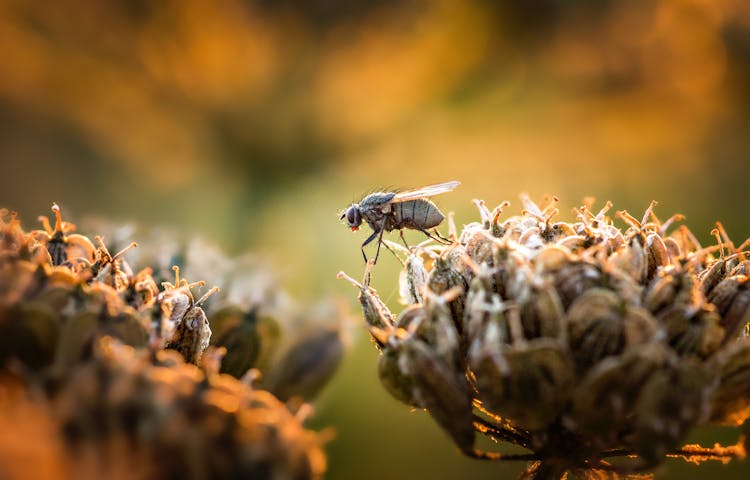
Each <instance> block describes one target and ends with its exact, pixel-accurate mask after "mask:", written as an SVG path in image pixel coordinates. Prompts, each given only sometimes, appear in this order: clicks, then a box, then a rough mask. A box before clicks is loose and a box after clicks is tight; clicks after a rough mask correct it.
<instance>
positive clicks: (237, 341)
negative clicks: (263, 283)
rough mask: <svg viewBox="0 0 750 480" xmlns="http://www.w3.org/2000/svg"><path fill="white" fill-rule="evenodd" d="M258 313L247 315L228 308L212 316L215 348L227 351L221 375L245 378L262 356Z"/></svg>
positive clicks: (250, 312) (252, 312)
mask: <svg viewBox="0 0 750 480" xmlns="http://www.w3.org/2000/svg"><path fill="white" fill-rule="evenodd" d="M257 324H258V315H257V311H256V310H250V311H249V312H244V311H242V309H240V308H238V307H234V306H228V307H224V308H222V309H221V310H219V311H217V312H215V313H214V314H212V315H211V318H210V320H209V325H210V327H211V332H212V334H211V342H210V343H211V345H215V346H217V347H224V348H226V354H225V355H224V358H223V359H222V361H221V367H220V372H221V373H228V374H229V375H232V376H233V377H235V378H240V377H242V376H243V375H244V374H245V373H246V372H247V371H248V370H249V369H250V368H252V367H253V366H254V365H255V362H256V361H257V359H258V356H259V355H260V349H261V345H260V343H261V341H260V335H259V334H258V328H257Z"/></svg>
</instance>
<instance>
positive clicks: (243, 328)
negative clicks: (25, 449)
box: [0, 205, 344, 478]
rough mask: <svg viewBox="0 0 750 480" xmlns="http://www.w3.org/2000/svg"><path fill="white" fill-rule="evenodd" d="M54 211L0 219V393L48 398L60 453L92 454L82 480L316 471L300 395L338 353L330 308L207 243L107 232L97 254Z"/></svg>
mask: <svg viewBox="0 0 750 480" xmlns="http://www.w3.org/2000/svg"><path fill="white" fill-rule="evenodd" d="M53 211H54V213H55V224H54V227H53V226H52V225H50V223H49V220H48V219H47V218H46V217H40V221H41V223H42V226H43V229H41V230H34V231H30V232H26V231H25V230H24V229H23V228H22V226H21V224H20V221H19V220H18V218H17V215H16V214H15V213H9V212H8V211H7V210H3V211H0V377H2V381H0V400H2V399H3V398H6V399H7V398H10V397H11V396H9V395H7V390H8V389H9V388H10V386H9V385H12V384H16V383H20V384H21V385H23V387H22V388H21V390H22V391H23V392H25V393H24V394H23V395H21V396H20V399H21V400H18V399H16V400H18V401H22V400H23V399H24V398H25V399H26V400H32V399H35V400H36V401H38V402H42V403H43V404H44V405H46V406H44V407H43V408H40V409H37V410H36V411H38V412H47V413H48V415H49V417H50V419H51V420H49V421H46V423H47V424H49V423H50V422H51V423H52V424H53V425H56V426H57V427H56V428H57V434H58V435H59V437H60V443H61V444H62V445H64V448H65V449H67V450H69V451H70V452H71V453H75V454H76V455H73V457H74V458H77V459H78V461H79V463H80V464H90V463H91V458H96V459H97V462H95V463H96V465H98V467H97V469H95V470H96V471H94V472H91V474H92V475H93V476H100V475H105V474H116V473H117V472H116V471H112V470H111V469H110V468H109V467H112V465H114V464H116V463H117V462H119V464H120V466H123V465H127V464H128V463H130V462H136V461H137V462H141V461H143V462H145V463H142V465H144V467H143V471H141V472H136V473H139V474H140V475H141V476H143V477H144V478H159V477H170V478H171V477H181V478H182V477H186V478H205V477H210V478H235V477H237V476H248V477H256V476H257V477H264V478H266V477H268V478H318V477H320V476H321V475H322V473H323V471H324V469H325V456H324V454H323V451H322V448H321V445H322V441H323V439H322V437H321V436H320V435H318V434H316V433H315V432H312V431H308V430H306V429H305V428H304V426H303V425H302V420H303V419H304V418H303V417H304V412H306V411H307V407H306V406H305V405H304V403H303V402H304V401H307V400H311V399H312V398H313V397H314V396H315V394H316V393H317V392H318V391H319V390H320V389H321V388H322V386H323V385H324V384H325V383H326V382H327V381H328V380H329V379H330V378H331V376H332V375H333V373H334V371H335V369H336V368H337V366H338V364H339V361H340V360H341V357H342V355H343V350H344V342H343V339H342V335H341V333H342V332H341V328H340V327H341V325H342V323H341V321H340V319H341V318H342V315H341V312H340V311H338V310H337V309H336V307H335V305H333V304H331V303H330V302H328V303H323V304H321V305H319V306H317V307H313V308H301V307H298V306H296V305H295V304H294V302H292V301H291V300H290V299H289V297H288V296H287V295H286V294H285V293H284V292H283V291H282V290H281V289H279V288H278V285H276V284H275V283H274V282H273V281H271V280H270V279H269V274H268V273H267V268H265V266H262V265H257V264H250V263H248V262H246V261H243V259H229V258H226V257H224V256H223V255H222V254H221V253H220V252H219V251H218V250H216V249H211V248H209V247H208V246H207V245H206V244H205V242H201V241H194V240H191V241H187V242H164V243H161V242H159V243H156V245H155V246H149V245H146V246H145V248H144V247H139V248H138V249H135V248H134V247H136V246H137V245H136V244H135V243H134V242H128V241H123V238H119V237H122V236H125V235H124V234H122V233H123V232H120V233H121V235H119V236H118V234H117V233H116V232H114V230H113V235H112V237H113V240H112V241H111V242H110V244H109V247H108V246H106V245H105V241H104V238H103V237H101V236H96V237H94V241H93V242H92V241H91V240H90V239H89V238H88V237H86V236H84V235H80V234H77V233H74V231H75V226H74V225H73V224H70V223H68V222H64V221H63V220H62V216H61V213H60V209H59V207H58V206H57V205H54V206H53ZM104 230H107V229H106V228H104ZM126 233H127V232H126ZM165 246H168V247H169V250H168V251H167V250H165V248H164V247H165ZM110 249H111V250H110ZM139 249H140V250H141V251H142V253H141V254H140V255H132V256H133V258H134V259H135V260H134V263H133V264H135V263H136V262H137V263H142V264H143V263H144V262H149V261H153V263H152V264H151V266H142V268H141V269H140V270H137V271H134V270H133V269H132V268H131V266H130V265H131V263H129V262H127V261H125V259H124V256H125V253H126V252H130V253H129V254H128V255H129V256H130V254H131V253H134V252H136V251H138V250H139ZM117 250H119V251H117ZM111 251H117V253H115V254H112V253H111ZM205 257H211V260H210V261H207V260H206V259H205ZM176 263H179V264H181V265H182V266H183V268H182V270H181V269H180V267H178V266H177V265H174V266H172V265H170V264H176ZM168 265H169V266H171V267H172V268H171V269H170V268H169V267H168ZM201 269H205V274H206V275H207V276H209V277H210V278H211V279H212V280H214V281H216V282H217V283H219V282H221V284H222V285H223V286H224V288H223V290H222V291H219V288H218V287H213V288H211V289H208V290H207V291H206V292H205V293H203V294H202V295H200V296H199V297H198V296H197V295H194V294H195V292H196V290H197V289H198V288H200V287H203V286H204V285H205V282H202V281H200V282H192V283H191V282H188V281H187V280H186V279H184V278H182V276H181V272H185V271H188V272H191V274H195V275H198V274H199V273H200V270H201ZM168 275H169V276H168ZM209 299H210V302H208V300H209ZM8 379H11V380H10V381H7V380H8ZM13 398H15V397H13ZM287 400H293V401H291V402H288V403H287V404H284V403H282V402H285V401H287ZM14 402H15V403H18V402H17V401H14ZM14 402H11V403H14ZM6 407H7V408H8V409H14V408H21V407H18V406H14V405H4V406H3V408H6ZM21 409H22V410H23V408H21ZM32 410H33V409H32ZM36 423H40V422H32V424H36ZM41 423H43V424H44V423H45V421H42V422H41ZM19 441H23V440H20V439H19ZM0 446H2V445H0ZM6 446H7V445H6ZM8 456H9V454H8V451H5V452H3V458H6V457H8ZM115 456H118V457H120V458H119V459H118V460H117V461H114V460H113V458H114V457H115ZM10 457H11V458H10V460H11V461H14V460H15V461H19V460H20V459H13V458H12V455H10ZM123 458H126V459H127V458H129V459H130V460H123ZM112 462H114V463H112ZM90 466H91V465H89V467H90ZM71 468H73V467H71ZM113 468H114V467H113ZM73 469H75V468H73ZM3 471H4V472H5V474H9V472H10V470H3V469H2V468H0V476H3V474H2V472H3ZM79 473H80V472H79ZM63 476H64V475H63Z"/></svg>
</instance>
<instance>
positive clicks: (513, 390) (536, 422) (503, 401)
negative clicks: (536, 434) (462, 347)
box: [472, 339, 574, 430]
mask: <svg viewBox="0 0 750 480" xmlns="http://www.w3.org/2000/svg"><path fill="white" fill-rule="evenodd" d="M472 371H473V372H474V374H475V376H476V387H477V390H478V391H479V398H480V399H481V400H482V403H483V404H484V405H486V407H487V408H489V409H491V410H492V411H495V412H498V413H499V414H500V415H502V416H503V417H507V418H509V419H511V420H513V422H514V423H516V424H517V425H519V426H521V427H522V428H525V429H528V430H541V429H543V428H544V427H545V426H547V425H549V424H550V423H551V422H553V421H554V420H555V418H557V416H558V415H560V414H561V413H562V411H563V408H564V407H565V406H566V405H567V402H568V400H569V395H570V392H571V387H572V385H573V382H574V374H573V364H572V361H571V358H570V355H569V353H568V351H567V349H565V348H564V347H563V346H562V345H561V344H560V343H559V342H557V341H554V340H550V339H536V340H532V341H530V342H529V343H528V344H527V345H524V346H519V347H515V346H510V347H504V348H497V349H494V350H488V351H485V352H482V353H479V354H476V355H475V357H474V360H473V361H472Z"/></svg>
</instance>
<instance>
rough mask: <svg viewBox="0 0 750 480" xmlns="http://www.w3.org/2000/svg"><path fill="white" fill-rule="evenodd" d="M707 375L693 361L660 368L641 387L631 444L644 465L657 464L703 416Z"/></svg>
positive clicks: (701, 366)
mask: <svg viewBox="0 0 750 480" xmlns="http://www.w3.org/2000/svg"><path fill="white" fill-rule="evenodd" d="M707 377H708V375H707V373H706V371H705V370H704V367H703V364H702V363H700V362H699V361H697V360H695V359H685V360H683V361H681V362H677V363H675V364H672V365H669V366H667V367H666V368H662V369H659V370H657V371H655V372H654V374H653V375H651V376H650V377H649V378H648V379H647V380H646V382H645V383H644V384H643V387H642V388H641V392H640V395H639V397H638V401H637V403H636V405H635V409H634V421H633V427H634V434H633V438H632V444H633V446H634V447H635V451H636V452H638V454H639V455H640V457H641V458H642V459H643V460H644V461H645V463H646V465H649V466H653V465H656V464H657V463H658V462H659V461H660V460H661V459H662V458H663V457H664V455H666V454H667V453H668V452H670V451H672V450H674V449H675V448H676V447H677V446H678V445H679V444H680V442H682V441H683V439H684V437H685V436H686V435H687V433H688V431H689V430H690V428H691V427H692V426H693V425H694V424H695V422H696V421H698V420H699V419H700V418H701V417H702V416H703V415H704V408H705V397H706V395H705V393H704V391H705V390H704V389H705V385H706V381H707V380H708V378H707Z"/></svg>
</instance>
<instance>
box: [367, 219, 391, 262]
mask: <svg viewBox="0 0 750 480" xmlns="http://www.w3.org/2000/svg"><path fill="white" fill-rule="evenodd" d="M386 218H387V217H385V216H383V223H382V224H381V225H380V235H378V249H377V251H376V252H375V260H374V261H373V262H372V264H373V265H375V264H376V263H378V257H379V256H380V245H382V244H383V232H384V231H385V220H386ZM368 240H369V239H368ZM363 251H364V250H363Z"/></svg>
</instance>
